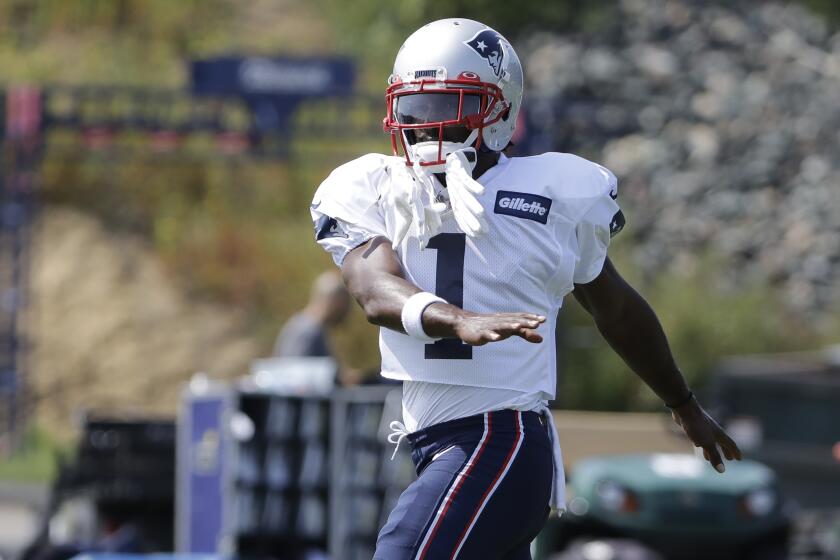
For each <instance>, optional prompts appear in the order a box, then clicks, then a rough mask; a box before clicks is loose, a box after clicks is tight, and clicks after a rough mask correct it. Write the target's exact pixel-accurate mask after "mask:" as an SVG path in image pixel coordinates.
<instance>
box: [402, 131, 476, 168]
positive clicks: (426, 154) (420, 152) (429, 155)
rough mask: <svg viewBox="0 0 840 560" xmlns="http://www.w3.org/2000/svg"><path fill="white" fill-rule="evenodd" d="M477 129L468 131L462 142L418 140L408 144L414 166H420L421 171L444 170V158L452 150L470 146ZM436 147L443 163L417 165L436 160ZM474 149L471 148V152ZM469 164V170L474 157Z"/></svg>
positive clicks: (473, 141) (473, 164) (473, 162)
mask: <svg viewBox="0 0 840 560" xmlns="http://www.w3.org/2000/svg"><path fill="white" fill-rule="evenodd" d="M478 134H479V129H477V128H476V129H473V130H472V131H471V132H470V135H469V136H467V139H466V140H464V141H463V142H437V141H431V142H418V143H417V144H414V145H412V146H409V150H411V159H412V161H413V162H414V168H415V169H417V168H422V170H423V171H425V172H426V173H443V172H445V171H446V163H445V162H446V158H447V156H449V154H451V153H453V152H457V151H458V150H464V149H467V148H470V147H472V145H473V144H475V141H476V140H477V139H478ZM438 148H440V156H441V158H440V159H442V160H444V163H438V164H435V165H422V166H421V165H419V164H420V163H426V162H430V161H437V160H438ZM474 152H475V151H474V150H473V153H474ZM469 163H470V164H471V169H470V172H472V170H473V169H474V168H475V164H476V158H475V157H473V159H472V161H470V162H469Z"/></svg>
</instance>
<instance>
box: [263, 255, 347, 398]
mask: <svg viewBox="0 0 840 560" xmlns="http://www.w3.org/2000/svg"><path fill="white" fill-rule="evenodd" d="M350 302H351V299H350V294H349V292H348V291H347V288H346V287H345V286H344V282H343V281H342V279H341V274H339V273H338V272H336V271H333V270H328V271H326V272H322V273H321V274H320V275H319V276H318V277H317V278H316V279H315V282H313V284H312V291H311V293H310V296H309V302H308V303H307V304H306V307H304V308H303V309H302V310H300V311H299V312H297V313H295V314H294V315H292V317H291V318H290V319H289V320H288V321H286V324H285V325H283V328H282V329H281V330H280V334H279V335H278V336H277V340H276V342H275V343H274V355H275V356H277V357H311V358H332V359H333V360H335V361H336V363H337V364H339V371H338V377H337V381H338V382H340V383H341V384H342V385H355V384H357V383H359V381H360V380H361V375H362V374H361V372H360V370H358V369H356V368H350V367H346V366H342V365H341V361H340V360H339V359H338V358H337V356H336V354H335V351H334V349H333V346H332V344H331V342H330V335H329V331H331V330H332V329H334V328H336V327H338V326H340V325H341V324H343V323H344V321H345V320H346V319H347V315H348V313H349V312H350Z"/></svg>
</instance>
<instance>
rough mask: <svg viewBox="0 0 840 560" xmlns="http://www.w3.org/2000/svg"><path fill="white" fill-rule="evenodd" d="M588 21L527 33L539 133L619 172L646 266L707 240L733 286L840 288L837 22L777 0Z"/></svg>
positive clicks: (801, 291)
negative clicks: (578, 30)
mask: <svg viewBox="0 0 840 560" xmlns="http://www.w3.org/2000/svg"><path fill="white" fill-rule="evenodd" d="M619 6H620V7H619V8H618V12H617V14H616V15H615V17H614V20H613V23H612V24H611V25H609V26H606V27H604V28H603V29H602V30H600V31H598V32H595V33H589V34H586V35H585V36H584V35H582V36H574V35H562V36H561V35H550V34H549V35H546V34H543V35H540V36H539V37H535V38H534V39H533V40H532V41H531V42H530V43H526V44H523V46H522V50H523V54H525V56H524V57H523V58H524V61H525V63H526V74H527V76H529V78H530V83H529V89H528V93H529V94H530V96H531V97H530V101H531V104H532V110H533V111H534V114H533V117H534V119H533V120H535V121H538V122H541V123H543V124H548V127H547V133H546V134H545V135H544V137H543V138H542V139H541V140H540V142H541V144H540V145H539V146H536V148H541V149H561V150H565V151H576V152H581V151H582V152H584V153H586V154H587V155H589V156H590V157H594V158H596V159H597V160H599V161H602V162H605V163H606V165H608V166H609V167H611V168H612V169H613V170H614V171H615V172H616V174H617V175H618V176H619V178H620V180H621V183H620V199H621V201H622V202H623V204H624V206H625V207H626V208H627V209H628V214H629V216H628V218H629V227H628V228H627V230H626V231H627V232H628V235H632V236H635V239H636V241H637V242H638V243H636V248H635V249H634V251H635V254H636V257H637V260H638V262H639V264H640V268H641V269H643V270H646V271H649V272H650V273H651V274H659V273H660V272H661V271H662V270H663V269H671V270H675V269H676V270H683V271H688V272H689V273H690V271H691V270H692V267H696V266H697V265H698V261H697V258H698V257H702V255H703V254H704V253H705V252H707V251H710V252H712V253H714V254H717V255H720V256H723V257H724V258H725V259H726V262H727V266H726V267H725V268H726V269H727V270H728V271H729V272H730V273H731V275H730V277H729V278H727V279H726V280H727V281H728V284H729V285H730V286H733V287H734V288H736V289H737V288H741V287H743V285H744V284H748V283H749V282H750V281H753V282H758V283H761V284H764V283H767V282H769V283H771V284H773V285H776V286H778V287H780V288H781V290H782V293H783V296H784V300H785V301H786V303H787V305H788V306H789V307H790V309H793V310H797V311H799V312H802V313H804V314H805V315H811V316H813V315H816V314H818V312H820V311H825V310H826V309H828V308H829V306H831V305H836V304H838V303H840V283H838V282H837V281H836V278H837V277H838V275H840V179H838V176H840V160H838V158H837V153H838V151H840V136H838V134H837V130H838V129H840V33H832V32H831V31H830V29H829V28H828V27H827V25H826V23H825V21H823V20H821V19H820V18H818V17H817V16H815V15H814V14H812V13H810V12H808V11H807V10H806V9H805V8H803V7H801V6H797V5H785V4H781V3H775V2H720V3H718V2H699V1H691V0H623V1H622V2H621V3H620V4H619Z"/></svg>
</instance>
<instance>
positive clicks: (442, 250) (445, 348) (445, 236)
mask: <svg viewBox="0 0 840 560" xmlns="http://www.w3.org/2000/svg"><path fill="white" fill-rule="evenodd" d="M466 237H467V236H466V234H463V233H439V234H437V235H435V236H434V237H432V238H431V239H429V245H428V247H429V248H430V249H437V268H436V270H437V273H436V275H437V277H436V280H435V294H437V295H438V296H440V297H442V298H443V299H445V300H446V301H448V302H449V303H451V304H452V305H455V306H458V307H461V308H463V307H464V253H465V250H466V245H467V243H466ZM472 351H473V349H472V346H470V345H469V344H465V343H464V342H463V341H461V340H459V339H457V338H442V339H440V340H437V341H435V342H434V343H432V344H427V345H426V359H427V360H471V359H472Z"/></svg>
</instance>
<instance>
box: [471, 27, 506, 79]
mask: <svg viewBox="0 0 840 560" xmlns="http://www.w3.org/2000/svg"><path fill="white" fill-rule="evenodd" d="M464 44H465V45H467V46H468V47H470V48H471V49H472V50H474V51H475V52H477V53H478V54H479V56H481V57H482V58H484V59H485V60H487V64H489V65H490V68H492V69H493V72H494V73H495V74H496V76H497V77H499V76H501V75H502V63H503V62H504V60H505V49H504V47H503V46H502V37H501V36H500V35H499V34H498V33H496V32H495V31H493V30H492V29H485V30H483V31H479V32H478V33H476V35H475V37H473V38H472V39H470V40H469V41H464Z"/></svg>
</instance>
